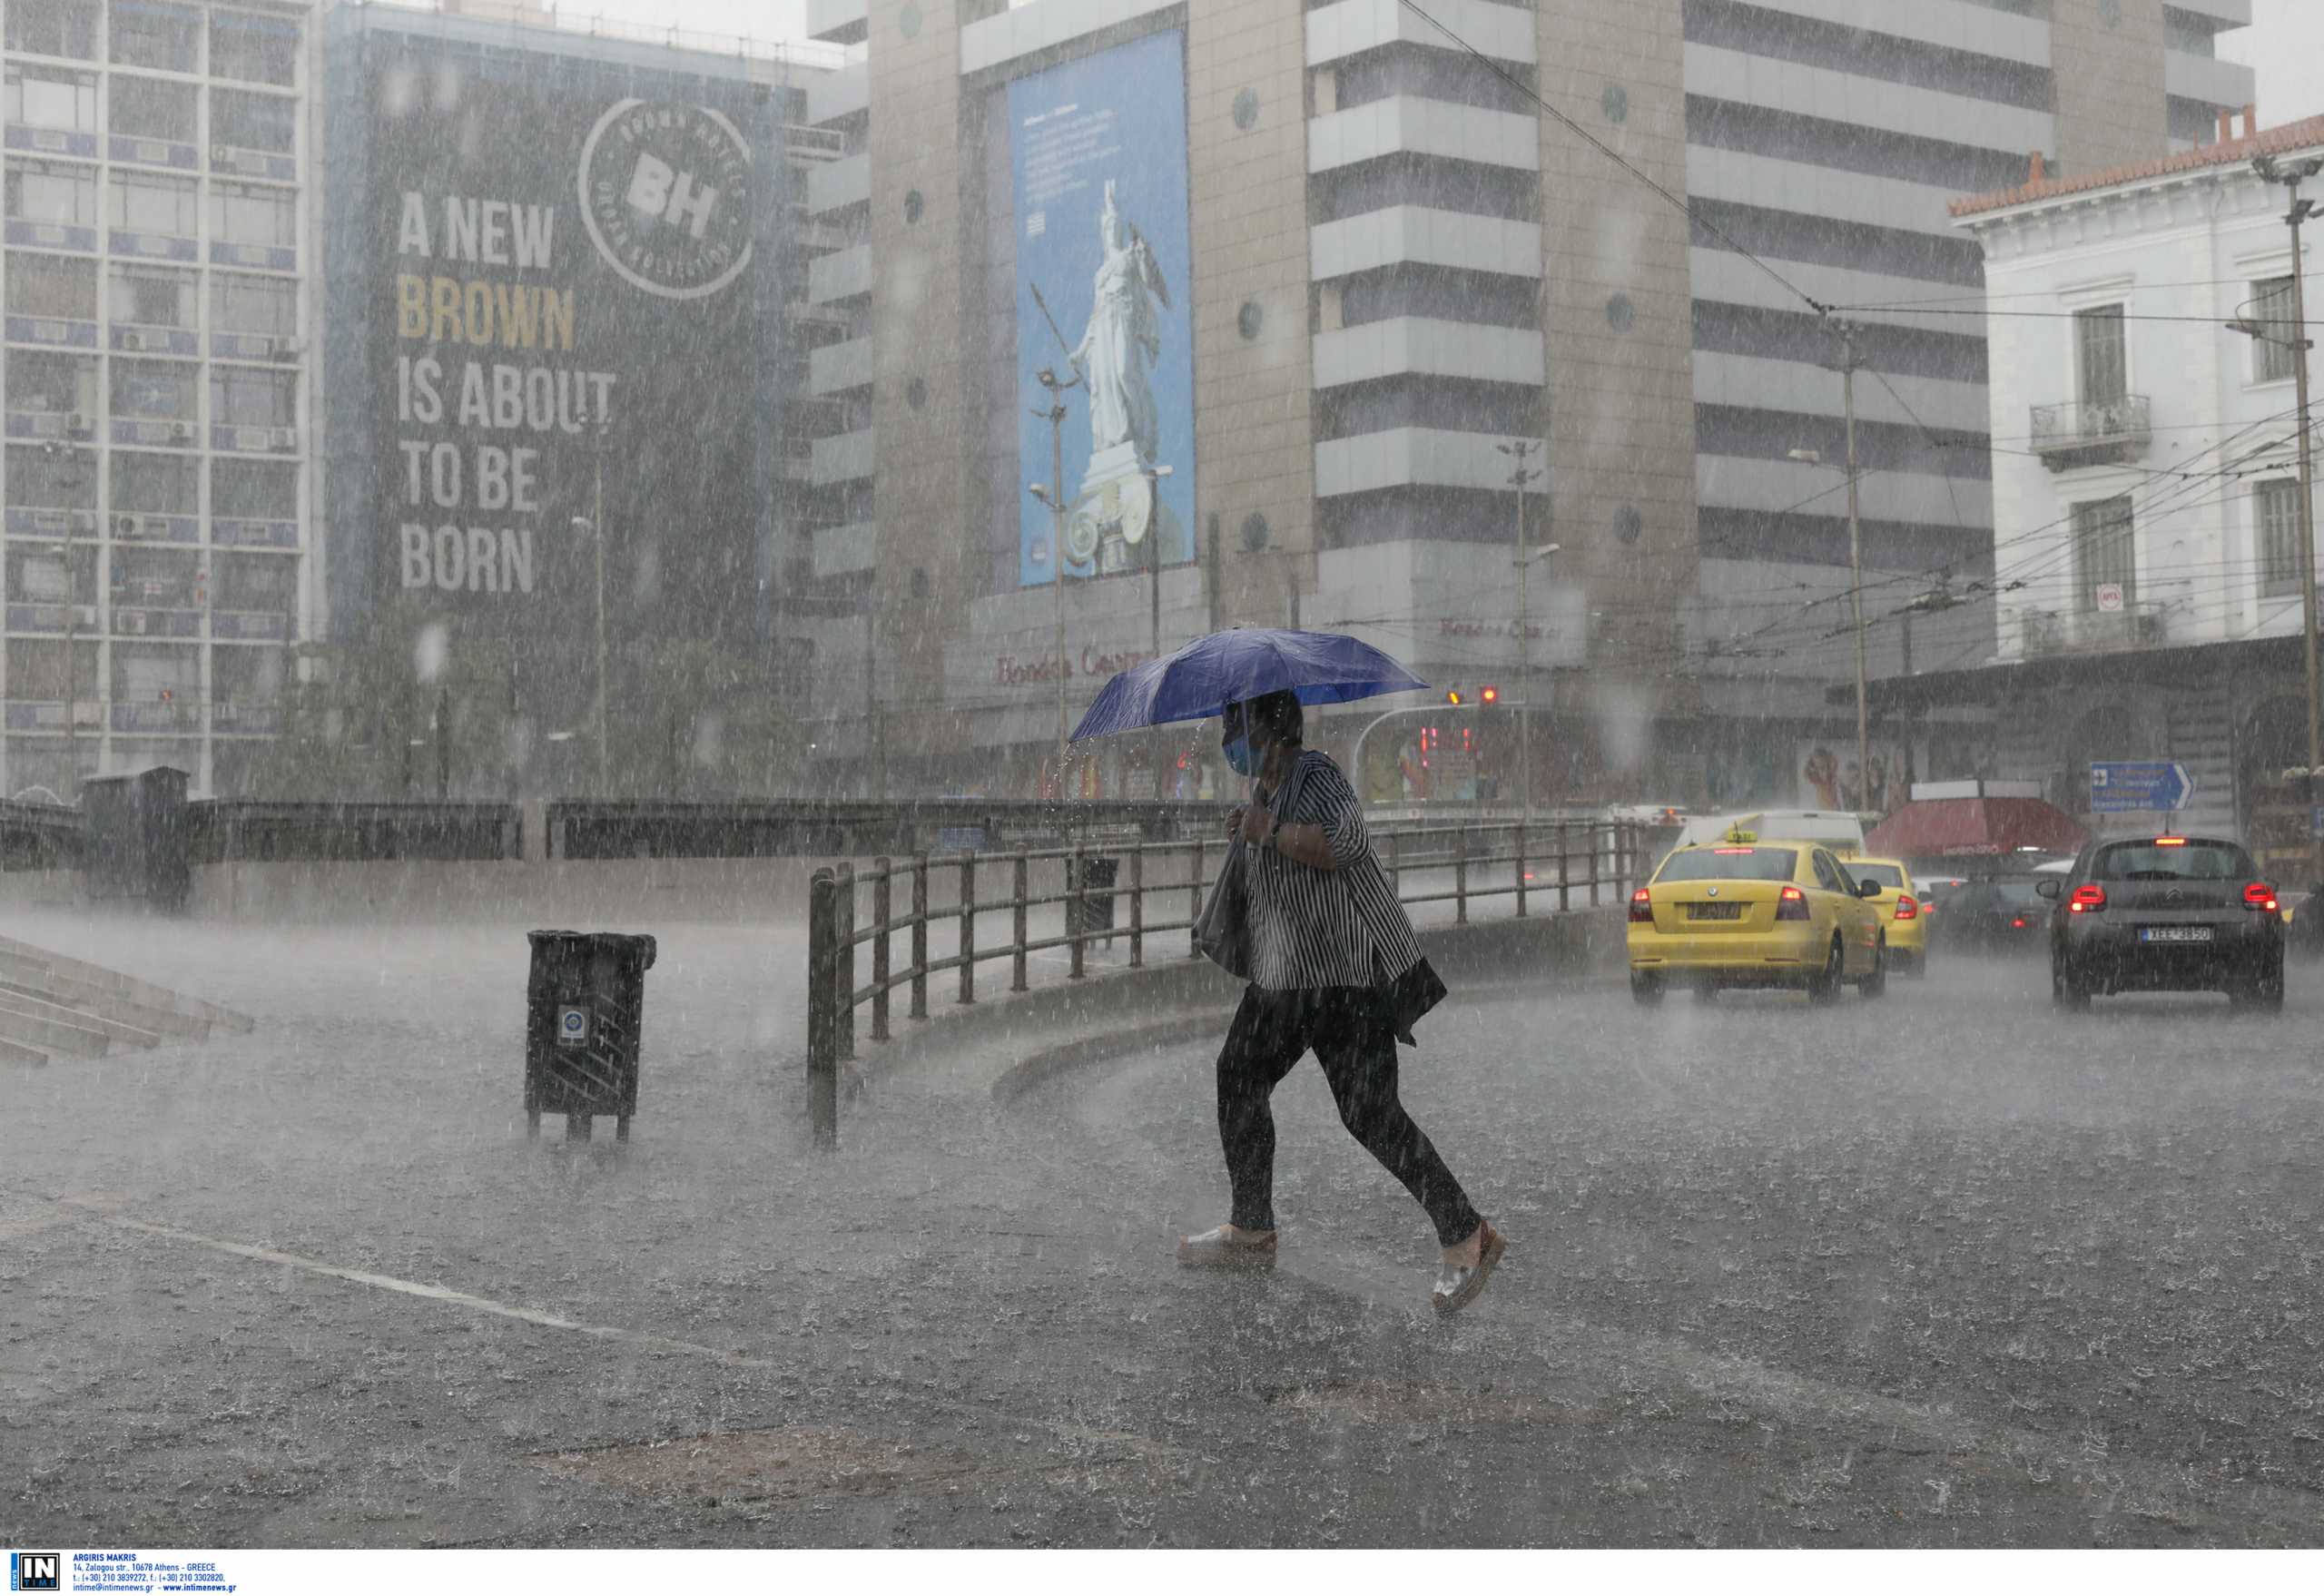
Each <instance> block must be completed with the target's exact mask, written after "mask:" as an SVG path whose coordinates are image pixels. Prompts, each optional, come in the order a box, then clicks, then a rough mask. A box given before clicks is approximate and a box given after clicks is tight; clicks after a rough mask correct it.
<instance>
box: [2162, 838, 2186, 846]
mask: <svg viewBox="0 0 2324 1596" xmlns="http://www.w3.org/2000/svg"><path fill="white" fill-rule="evenodd" d="M2154 845H2155V846H2156V847H2158V848H2184V847H2185V846H2186V845H2187V839H2186V838H2184V837H2157V838H2156V839H2155V840H2154Z"/></svg>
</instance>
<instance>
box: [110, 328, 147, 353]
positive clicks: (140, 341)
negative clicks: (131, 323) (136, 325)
mask: <svg viewBox="0 0 2324 1596" xmlns="http://www.w3.org/2000/svg"><path fill="white" fill-rule="evenodd" d="M116 341H118V342H119V344H120V346H121V347H122V348H123V349H125V350H137V351H138V352H139V353H141V354H142V353H143V352H144V349H145V335H144V334H143V333H142V332H138V331H136V330H129V331H125V332H123V333H122V334H121V336H120V338H119V339H118V340H116Z"/></svg>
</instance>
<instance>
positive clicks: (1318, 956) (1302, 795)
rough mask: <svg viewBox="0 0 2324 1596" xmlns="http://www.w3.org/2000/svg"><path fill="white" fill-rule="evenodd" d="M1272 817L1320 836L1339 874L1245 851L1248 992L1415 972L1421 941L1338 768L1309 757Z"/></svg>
mask: <svg viewBox="0 0 2324 1596" xmlns="http://www.w3.org/2000/svg"><path fill="white" fill-rule="evenodd" d="M1267 807H1268V809H1269V811H1270V812H1271V813H1273V814H1274V815H1275V823H1276V824H1277V825H1310V826H1321V827H1323V828H1324V840H1325V841H1326V842H1328V843H1329V844H1330V847H1331V850H1332V857H1333V858H1334V860H1336V861H1337V862H1338V863H1339V869H1337V870H1336V871H1329V870H1317V869H1315V867H1314V866H1313V865H1306V864H1301V863H1299V862H1296V861H1295V860H1293V859H1291V858H1288V857H1287V856H1285V854H1282V853H1280V852H1276V851H1275V849H1273V848H1265V847H1257V848H1253V847H1246V848H1245V849H1244V851H1243V857H1244V862H1245V865H1246V870H1245V873H1244V880H1245V883H1246V887H1247V889H1248V900H1249V914H1250V931H1251V981H1252V984H1253V985H1255V986H1256V987H1259V988H1261V989H1263V990H1266V991H1275V992H1280V991H1295V990H1303V989H1308V988H1315V987H1371V986H1377V985H1378V984H1380V983H1381V982H1382V981H1385V980H1393V979H1394V978H1395V977H1397V976H1399V975H1402V974H1403V972H1404V971H1405V970H1409V969H1411V968H1412V967H1413V965H1414V964H1416V963H1418V962H1419V961H1420V956H1421V953H1420V939H1419V938H1418V937H1416V936H1414V935H1413V922H1412V921H1411V919H1410V918H1409V917H1408V916H1406V914H1405V913H1404V906H1403V904H1401V903H1399V902H1397V901H1396V894H1395V892H1394V890H1393V888H1391V887H1390V886H1389V884H1388V878H1387V876H1386V875H1385V874H1384V872H1382V871H1381V869H1380V861H1379V859H1378V858H1377V857H1376V856H1375V855H1374V853H1373V852H1372V839H1371V837H1370V835H1369V833H1367V832H1365V830H1364V805H1363V803H1361V802H1360V801H1358V799H1357V798H1356V795H1355V789H1354V787H1352V786H1350V785H1349V784H1348V780H1347V778H1346V777H1345V776H1344V775H1342V774H1341V773H1340V767H1339V766H1337V765H1335V764H1333V763H1332V762H1331V759H1330V758H1329V757H1328V756H1327V755H1325V754H1318V753H1315V752H1314V751H1313V750H1310V751H1308V752H1306V753H1303V754H1300V756H1299V758H1298V761H1297V763H1296V764H1295V765H1294V766H1293V767H1292V771H1291V773H1290V774H1289V775H1288V776H1287V777H1285V781H1284V783H1283V785H1281V786H1280V787H1277V788H1276V789H1275V794H1274V796H1273V798H1272V799H1270V800H1269V801H1268V804H1267Z"/></svg>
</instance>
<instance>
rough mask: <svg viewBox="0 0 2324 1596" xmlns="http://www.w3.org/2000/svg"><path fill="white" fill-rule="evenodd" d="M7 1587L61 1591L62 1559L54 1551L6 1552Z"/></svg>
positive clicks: (13, 1589)
mask: <svg viewBox="0 0 2324 1596" xmlns="http://www.w3.org/2000/svg"><path fill="white" fill-rule="evenodd" d="M8 1589H10V1590H11V1591H62V1590H64V1557H63V1556H62V1555H61V1554H59V1553H57V1552H10V1553H9V1554H8Z"/></svg>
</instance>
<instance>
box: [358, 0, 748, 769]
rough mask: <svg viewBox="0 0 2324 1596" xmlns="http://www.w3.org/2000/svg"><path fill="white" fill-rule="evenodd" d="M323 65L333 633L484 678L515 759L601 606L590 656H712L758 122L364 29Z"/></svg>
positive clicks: (728, 615)
mask: <svg viewBox="0 0 2324 1596" xmlns="http://www.w3.org/2000/svg"><path fill="white" fill-rule="evenodd" d="M339 44H340V53H339V55H338V56H337V58H335V59H334V61H333V62H332V64H331V66H332V79H333V91H334V92H333V94H332V95H331V97H330V112H329V114H330V116H331V117H332V118H333V119H334V123H333V130H332V134H331V137H332V141H333V145H334V148H338V149H344V150H351V151H354V152H357V153H359V155H358V158H356V159H353V160H350V162H349V163H348V165H347V167H346V168H345V170H347V171H348V172H350V175H355V174H359V181H354V182H342V183H341V184H340V187H339V189H338V190H337V191H336V192H333V193H332V194H331V195H330V208H331V219H332V221H331V235H330V245H331V247H330V265H329V284H328V291H329V295H330V300H329V303H330V310H329V311H328V312H327V321H328V323H329V328H328V330H327V333H326V336H327V337H328V338H330V340H332V343H333V353H334V355H335V356H343V357H346V358H345V359H344V360H340V359H334V360H333V362H332V373H331V385H332V391H331V408H332V411H333V420H334V431H335V433H337V435H338V436H337V438H335V440H334V443H333V446H332V452H333V455H334V469H333V472H332V483H331V499H330V507H331V517H332V521H331V528H330V538H331V543H332V548H331V559H332V566H333V568H334V575H333V595H332V596H333V606H334V612H335V613H334V625H335V629H340V630H348V629H358V628H361V627H362V626H364V625H365V623H367V622H368V623H371V624H374V625H376V626H379V628H380V632H379V634H378V635H384V636H385V637H386V638H387V639H388V640H389V642H391V643H392V642H397V641H401V640H409V639H411V638H415V637H428V638H432V639H433V642H432V643H430V644H429V645H428V646H427V647H423V648H422V649H421V650H420V651H419V655H416V657H418V658H419V659H421V660H423V661H424V660H425V659H426V658H427V657H428V648H429V647H433V648H438V649H448V650H451V651H452V652H453V653H454V654H455V655H458V654H459V653H461V652H462V651H463V650H465V653H466V655H468V657H470V658H471V659H472V658H474V657H475V656H477V655H489V656H491V658H492V659H493V660H494V662H495V663H494V665H492V666H491V667H490V673H491V674H492V675H494V676H495V677H496V678H497V677H498V676H500V675H506V677H507V694H508V695H509V696H510V697H511V698H513V699H515V700H517V701H518V703H519V704H520V705H521V706H522V708H523V710H524V712H525V714H526V718H527V719H529V720H531V721H532V722H533V723H534V724H535V725H536V726H537V728H538V729H540V730H543V731H547V730H549V729H550V728H552V727H554V726H556V725H557V724H566V725H570V724H573V722H574V719H575V715H576V706H577V705H578V704H580V703H581V702H583V701H584V700H586V695H587V694H588V693H589V691H590V690H591V685H592V682H593V677H592V675H591V671H590V668H589V662H590V660H591V658H592V657H593V654H594V650H595V645H596V616H597V608H598V606H599V604H600V602H601V594H602V603H603V606H604V608H605V611H606V627H607V630H608V631H609V632H610V633H611V635H612V638H613V646H614V647H615V649H616V651H618V649H619V646H620V645H621V644H622V643H623V642H624V641H625V640H630V639H635V638H637V637H640V636H669V635H678V636H685V637H692V638H705V637H709V638H715V637H718V636H721V635H726V634H730V633H731V634H733V635H734V639H735V641H737V642H738V643H739V642H740V641H742V640H743V638H744V637H746V636H747V635H749V633H750V631H751V629H752V626H753V621H754V612H755V603H754V600H755V588H756V584H755V582H754V581H753V577H754V576H755V575H756V560H757V551H758V548H759V546H760V542H761V539H762V536H763V519H764V517H766V515H767V514H768V512H767V509H766V506H767V504H768V501H769V499H770V498H771V495H770V494H769V493H768V492H767V491H765V488H766V484H765V483H764V482H763V479H762V472H763V467H762V465H761V463H760V458H759V457H760V455H761V453H762V452H763V451H762V450H761V449H760V448H758V447H757V446H758V444H759V442H760V441H761V440H760V436H759V433H760V429H759V426H758V420H757V418H758V416H759V414H760V413H761V401H760V396H759V388H760V384H761V382H762V379H763V376H762V374H763V369H764V367H765V362H764V361H763V359H762V353H763V351H762V350H761V348H760V344H761V340H762V339H763V336H764V335H763V332H762V330H761V325H760V324H761V321H762V319H761V318H760V317H759V316H758V315H757V313H756V311H757V304H756V300H757V281H756V279H757V273H756V271H754V270H753V269H754V267H757V266H760V265H762V264H763V257H764V255H765V254H766V252H767V251H766V248H765V240H764V238H763V227H762V218H763V215H764V214H765V213H766V212H767V210H768V207H767V206H766V205H765V203H764V199H763V193H764V191H763V182H764V181H765V177H766V172H767V170H768V169H770V168H772V167H773V165H774V164H775V162H774V159H773V148H772V140H773V134H772V130H771V127H769V126H768V125H767V118H768V116H769V113H768V112H767V111H766V109H765V107H764V104H763V98H762V97H760V96H756V95H754V94H752V92H751V86H750V85H749V84H744V83H742V82H739V81H737V82H733V83H726V82H720V81H718V80H716V79H714V78H703V77H697V76H693V75H690V74H684V73H682V72H676V71H664V72H659V73H653V74H647V73H645V72H642V71H640V70H638V69H635V68H633V67H629V66H625V65H620V64H613V63H609V62H600V61H596V60H591V59H588V58H586V57H584V56H576V55H570V54H556V53H554V52H551V51H546V50H545V51H542V52H539V53H537V54H535V53H516V52H509V51H498V50H496V51H480V50H478V49H476V48H474V47H473V46H470V45H465V44H457V43H453V42H450V41H447V40H440V39H437V38H433V37H430V36H428V35H427V34H418V33H406V32H402V31H399V30H395V29H392V28H390V27H385V26H381V27H373V28H369V29H366V30H363V31H361V32H359V33H356V34H353V36H352V37H351V38H347V39H341V40H340V41H339ZM674 64H675V63H674ZM350 91H351V92H350ZM601 540H602V541H601ZM350 607H351V609H352V612H353V613H349V611H350ZM421 669H422V671H423V674H425V673H426V671H427V666H426V665H424V664H423V665H422V666H421Z"/></svg>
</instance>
